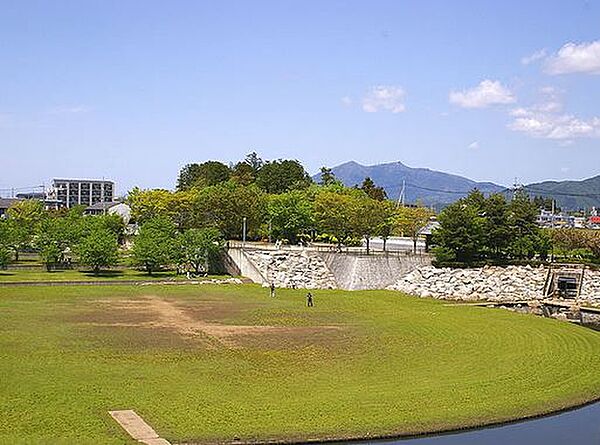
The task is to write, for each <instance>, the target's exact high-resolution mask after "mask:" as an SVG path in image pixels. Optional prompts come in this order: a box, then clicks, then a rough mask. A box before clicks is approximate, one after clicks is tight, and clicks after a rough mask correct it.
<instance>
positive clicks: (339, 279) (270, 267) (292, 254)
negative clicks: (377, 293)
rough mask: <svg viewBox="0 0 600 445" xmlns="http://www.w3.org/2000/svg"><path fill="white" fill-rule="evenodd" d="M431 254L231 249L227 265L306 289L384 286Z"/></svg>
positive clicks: (277, 283) (257, 279)
mask: <svg viewBox="0 0 600 445" xmlns="http://www.w3.org/2000/svg"><path fill="white" fill-rule="evenodd" d="M430 264H431V259H430V257H429V256H428V255H412V254H407V253H402V254H398V253H394V254H387V253H376V254H371V255H364V254H358V253H352V252H319V251H317V250H312V249H293V250H292V249H282V250H273V249H258V248H256V247H252V248H246V249H242V248H239V247H237V248H232V249H229V251H228V253H227V255H226V259H225V266H226V268H227V270H228V271H229V272H230V273H232V274H240V275H243V276H245V277H248V278H250V279H251V280H252V281H254V282H255V283H260V284H263V285H270V284H271V283H274V284H275V286H277V287H298V288H306V289H345V290H363V289H384V288H386V287H387V286H390V285H391V284H393V283H395V282H397V281H398V280H399V279H400V278H401V277H403V276H404V275H406V274H407V273H409V272H411V271H413V270H415V269H416V268H418V267H422V266H428V265H430Z"/></svg>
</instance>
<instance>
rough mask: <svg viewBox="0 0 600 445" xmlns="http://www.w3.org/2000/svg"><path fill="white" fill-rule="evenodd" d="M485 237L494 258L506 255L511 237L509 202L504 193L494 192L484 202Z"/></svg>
mask: <svg viewBox="0 0 600 445" xmlns="http://www.w3.org/2000/svg"><path fill="white" fill-rule="evenodd" d="M480 214H481V215H483V216H485V220H484V239H485V245H486V247H487V249H488V251H489V254H490V255H491V256H492V257H494V258H502V257H504V256H506V254H507V249H508V246H509V245H510V239H511V228H510V225H509V217H508V204H507V203H506V199H505V198H504V195H501V194H493V195H491V196H490V197H489V198H487V199H486V200H485V201H484V203H483V213H480Z"/></svg>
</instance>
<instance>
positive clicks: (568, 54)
mask: <svg viewBox="0 0 600 445" xmlns="http://www.w3.org/2000/svg"><path fill="white" fill-rule="evenodd" d="M545 68H546V72H547V73H548V74H569V73H588V74H600V40H596V41H595V42H584V43H580V44H576V43H567V44H566V45H564V46H563V47H562V48H561V49H559V50H558V52H557V53H556V54H554V55H552V56H550V57H548V58H547V59H546V67H545Z"/></svg>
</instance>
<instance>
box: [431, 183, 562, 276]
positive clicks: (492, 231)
mask: <svg viewBox="0 0 600 445" xmlns="http://www.w3.org/2000/svg"><path fill="white" fill-rule="evenodd" d="M538 205H539V203H538V202H537V201H534V200H531V199H530V197H529V195H527V194H526V193H525V192H522V191H520V192H517V193H516V194H515V196H513V198H512V200H510V201H507V200H506V198H505V197H504V195H502V194H492V195H490V196H489V197H485V196H484V195H483V193H481V192H480V191H478V190H474V191H472V192H471V193H470V194H469V195H468V196H467V197H465V198H462V199H459V200H458V201H456V202H455V203H453V204H451V205H449V206H448V207H446V208H445V209H444V210H443V211H442V212H441V213H440V214H439V216H438V221H439V224H440V226H439V228H438V229H437V230H436V231H435V232H434V236H433V240H434V244H435V246H436V247H435V248H434V253H435V256H436V261H437V262H438V264H465V265H472V264H474V263H481V262H485V263H503V262H507V261H522V260H532V259H534V258H537V259H540V260H546V258H547V257H548V254H549V253H550V251H551V248H552V238H551V234H550V233H548V232H547V231H545V230H543V229H541V228H540V227H538V225H537V223H536V218H537V215H538V212H539V207H538Z"/></svg>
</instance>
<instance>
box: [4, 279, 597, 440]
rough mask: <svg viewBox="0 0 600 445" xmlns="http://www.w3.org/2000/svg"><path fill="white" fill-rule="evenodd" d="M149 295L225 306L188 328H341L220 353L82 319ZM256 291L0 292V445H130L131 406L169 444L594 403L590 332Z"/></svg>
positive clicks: (419, 305) (393, 297) (409, 427)
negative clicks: (307, 302) (126, 414)
mask: <svg viewBox="0 0 600 445" xmlns="http://www.w3.org/2000/svg"><path fill="white" fill-rule="evenodd" d="M148 292H152V294H153V295H155V296H157V297H159V298H166V299H171V300H174V301H176V302H178V304H180V305H188V306H189V307H192V308H193V307H195V306H197V305H198V304H201V303H202V301H210V302H212V303H211V304H213V305H214V304H217V305H221V306H223V305H225V306H223V307H227V308H229V310H228V311H225V312H222V313H221V314H220V315H214V316H211V315H210V314H209V315H206V314H205V315H203V316H202V317H200V318H203V319H211V320H213V321H219V322H220V323H227V324H258V325H283V326H306V325H328V326H331V325H338V324H343V325H345V326H346V328H345V329H343V330H340V331H339V332H337V333H335V332H334V333H331V332H329V333H328V334H327V335H318V334H315V335H313V334H311V335H309V336H307V337H306V338H303V339H299V338H288V337H286V336H277V335H274V336H273V335H271V336H269V337H255V338H254V340H252V341H248V342H246V343H243V341H242V343H241V346H243V347H241V348H234V349H231V348H226V347H214V346H213V347H207V346H206V342H203V341H200V339H198V338H185V337H182V336H181V335H179V334H177V333H176V332H173V331H172V330H169V329H165V328H162V329H158V328H156V329H150V328H143V327H127V326H121V327H108V326H98V325H92V324H89V322H90V321H94V320H95V321H104V322H110V321H111V319H114V321H120V322H125V321H127V320H129V321H131V322H134V321H136V319H135V317H134V316H133V315H131V314H127V313H125V312H123V309H116V308H114V309H109V307H108V306H107V304H106V303H99V302H98V301H99V300H104V301H106V300H107V299H115V301H116V300H123V299H131V298H137V297H139V296H141V295H144V294H146V293H148ZM265 293H266V291H265V290H264V289H261V288H259V287H257V286H220V287H219V286H206V287H204V286H203V287H202V288H198V287H194V286H189V287H188V286H182V287H176V288H174V287H172V286H171V287H166V286H165V287H163V286H156V287H154V286H153V287H152V288H151V289H149V288H146V289H144V288H139V287H135V286H115V287H99V288H89V287H85V288H84V287H61V288H49V287H48V288H45V287H39V288H38V287H36V288H2V289H0V376H2V378H0V443H11V444H14V443H27V444H35V443H40V444H41V443H49V442H51V443H77V444H84V443H94V444H97V443H103V444H120V443H128V442H127V437H126V436H125V435H124V434H123V433H122V432H121V431H120V430H119V428H118V427H117V426H116V425H115V424H114V423H113V422H112V420H110V418H109V417H108V414H107V411H108V410H109V409H126V408H133V409H135V410H136V411H138V412H139V413H140V414H141V415H142V416H143V417H144V418H145V419H146V420H147V421H148V422H150V423H151V424H152V425H153V426H154V427H155V428H156V429H157V431H158V432H159V433H160V434H161V435H163V437H166V438H168V439H170V440H172V441H174V442H180V441H184V440H197V441H199V442H214V441H218V440H231V439H233V437H234V436H239V437H240V438H242V439H243V440H246V439H252V438H260V439H268V438H281V437H284V436H288V437H296V438H314V437H325V436H338V437H339V436H355V435H365V434H391V433H407V432H418V431H429V430H435V429H442V428H449V427H458V426H468V425H474V424H480V423H484V422H491V421H500V420H506V419H510V418H515V417H519V416H524V415H531V414H535V413H541V412H545V411H549V410H554V409H558V408H561V407H565V406H567V405H570V404H573V403H579V402H582V401H585V400H588V399H590V398H592V397H595V396H598V395H600V379H599V378H598V375H600V333H598V332H593V331H591V330H586V329H583V328H579V327H576V326H572V325H569V324H566V323H563V322H558V321H554V320H547V319H542V318H537V317H533V316H527V315H519V314H515V313H511V312H508V311H504V310H499V309H488V308H481V307H456V306H445V305H444V304H443V303H442V302H439V301H432V300H424V299H416V298H411V297H404V296H401V295H399V294H398V293H393V292H386V291H372V292H343V291H328V292H326V291H318V292H316V307H315V308H313V309H311V310H309V309H308V308H305V307H304V305H303V296H304V292H302V291H300V290H298V291H293V290H280V291H278V296H277V298H276V299H270V298H268V297H267V296H266V294H265ZM111 301H112V300H111ZM232 307H237V308H238V309H239V310H231V308H232ZM190 313H192V312H190ZM136 316H137V317H141V315H139V314H138V315H136ZM142 318H143V317H142ZM143 319H145V318H143ZM138 321H139V320H138Z"/></svg>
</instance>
